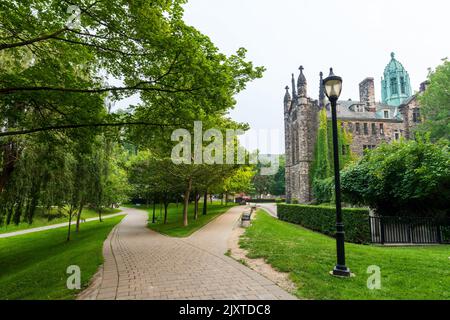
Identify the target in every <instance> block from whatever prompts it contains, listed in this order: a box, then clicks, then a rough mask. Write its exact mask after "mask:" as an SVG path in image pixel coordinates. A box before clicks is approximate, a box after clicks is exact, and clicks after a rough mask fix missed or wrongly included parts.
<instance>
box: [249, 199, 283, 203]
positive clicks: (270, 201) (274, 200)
mask: <svg viewBox="0 0 450 320" xmlns="http://www.w3.org/2000/svg"><path fill="white" fill-rule="evenodd" d="M248 202H250V203H275V202H277V199H251V200H249V201H248Z"/></svg>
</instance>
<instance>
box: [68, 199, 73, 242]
mask: <svg viewBox="0 0 450 320" xmlns="http://www.w3.org/2000/svg"><path fill="white" fill-rule="evenodd" d="M72 215H73V213H72V207H70V211H69V228H68V231H67V241H70V229H71V227H72Z"/></svg>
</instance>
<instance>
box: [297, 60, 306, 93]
mask: <svg viewBox="0 0 450 320" xmlns="http://www.w3.org/2000/svg"><path fill="white" fill-rule="evenodd" d="M299 70H300V75H299V76H298V81H297V86H298V90H297V91H298V96H299V97H300V98H306V96H307V91H308V90H307V88H308V87H307V82H306V77H305V75H304V74H303V70H304V68H303V66H300V68H299Z"/></svg>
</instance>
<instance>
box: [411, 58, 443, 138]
mask: <svg viewBox="0 0 450 320" xmlns="http://www.w3.org/2000/svg"><path fill="white" fill-rule="evenodd" d="M449 87H450V61H448V60H445V61H444V63H443V64H442V65H440V66H438V67H437V68H436V70H435V71H434V72H432V73H430V75H429V84H428V86H427V89H426V90H425V92H424V94H423V95H420V96H419V104H420V107H421V113H422V116H423V118H424V122H423V123H422V124H421V125H420V126H419V127H418V131H419V132H426V133H430V135H431V139H432V141H437V140H439V139H447V140H450V121H449V119H450V92H449Z"/></svg>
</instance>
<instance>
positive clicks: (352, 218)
mask: <svg viewBox="0 0 450 320" xmlns="http://www.w3.org/2000/svg"><path fill="white" fill-rule="evenodd" d="M342 214H343V219H344V224H345V240H346V241H348V242H353V243H370V242H371V234H370V223H369V210H368V209H360V208H345V209H342ZM278 217H279V219H280V220H283V221H286V222H290V223H294V224H299V225H301V226H303V227H305V228H308V229H311V230H313V231H317V232H320V233H323V234H326V235H329V236H333V237H334V236H335V234H336V209H335V208H333V207H326V206H306V205H284V204H279V205H278Z"/></svg>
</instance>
